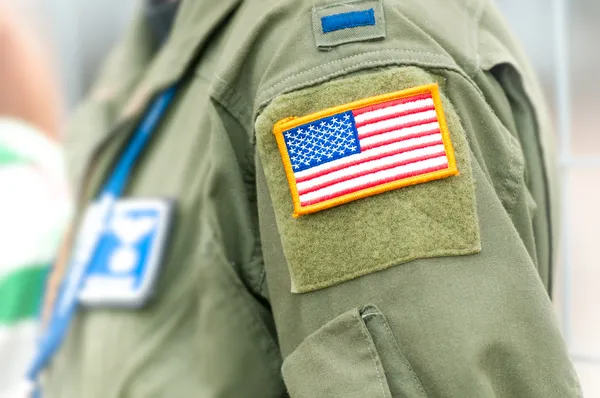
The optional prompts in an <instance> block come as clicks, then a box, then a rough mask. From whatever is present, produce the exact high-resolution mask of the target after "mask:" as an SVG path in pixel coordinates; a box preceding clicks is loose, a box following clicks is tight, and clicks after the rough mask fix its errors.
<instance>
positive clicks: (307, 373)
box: [282, 306, 427, 398]
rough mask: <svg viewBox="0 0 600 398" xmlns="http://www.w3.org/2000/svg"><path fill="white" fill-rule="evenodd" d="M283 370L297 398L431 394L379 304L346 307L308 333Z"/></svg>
mask: <svg viewBox="0 0 600 398" xmlns="http://www.w3.org/2000/svg"><path fill="white" fill-rule="evenodd" d="M282 372H283V377H284V380H285V383H286V386H287V388H288V391H289V394H290V396H291V397H292V398H305V397H306V398H308V397H357V398H358V397H361V398H362V397H374V398H376V397H386V398H389V397H406V398H423V397H427V395H426V394H425V391H424V390H423V387H422V385H421V383H420V381H419V379H418V377H417V375H416V374H415V372H414V371H413V369H412V367H411V366H410V364H409V363H408V361H407V360H406V358H405V357H404V355H403V354H402V352H401V351H400V348H399V346H398V344H397V342H396V340H395V338H394V336H393V334H392V332H391V329H390V328H389V326H388V324H387V321H386V319H385V317H384V316H383V314H381V312H380V311H379V310H378V309H377V308H376V307H374V306H367V307H364V308H362V309H359V308H355V309H353V310H350V311H347V312H345V313H344V314H342V315H340V316H338V317H337V318H335V319H334V320H332V321H330V322H329V323H327V324H326V325H325V326H323V327H322V328H321V329H319V330H317V331H316V332H314V333H313V334H311V335H310V336H308V337H307V338H306V339H305V340H304V341H303V342H302V344H300V345H299V346H298V348H297V349H296V350H295V351H294V352H292V354H290V355H289V356H288V357H287V358H286V360H285V361H284V363H283V368H282ZM388 378H389V380H391V383H388Z"/></svg>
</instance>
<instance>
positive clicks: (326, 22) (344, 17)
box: [321, 8, 375, 33]
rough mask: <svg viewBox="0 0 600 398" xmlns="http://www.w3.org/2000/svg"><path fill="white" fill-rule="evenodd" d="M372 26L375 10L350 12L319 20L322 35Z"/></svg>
mask: <svg viewBox="0 0 600 398" xmlns="http://www.w3.org/2000/svg"><path fill="white" fill-rule="evenodd" d="M372 25H375V10H373V9H372V8H370V9H368V10H363V11H351V12H344V13H341V14H334V15H327V16H325V17H322V18H321V26H322V27H323V33H329V32H334V31H336V30H342V29H350V28H356V27H359V26H372Z"/></svg>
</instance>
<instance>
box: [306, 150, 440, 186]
mask: <svg viewBox="0 0 600 398" xmlns="http://www.w3.org/2000/svg"><path fill="white" fill-rule="evenodd" d="M445 155H446V153H445V151H444V145H442V144H439V145H432V146H430V147H425V148H421V149H416V150H414V151H409V152H403V153H400V154H398V155H392V156H385V157H381V158H379V159H375V160H371V161H368V162H365V163H361V164H358V165H356V166H350V167H346V168H344V169H341V170H337V171H334V172H332V173H329V174H325V175H323V176H320V177H317V178H313V179H311V180H308V181H305V182H300V183H298V184H297V187H298V193H299V194H300V195H301V196H302V195H303V194H304V193H306V191H308V190H311V189H313V190H314V189H315V187H318V186H321V185H323V184H327V183H332V182H333V181H337V180H339V179H349V178H354V177H358V176H359V175H360V174H367V173H372V172H374V171H377V170H380V169H382V168H393V167H398V166H402V165H403V164H408V163H415V162H417V161H422V160H427V159H429V158H434V157H438V156H445ZM399 163H402V164H399Z"/></svg>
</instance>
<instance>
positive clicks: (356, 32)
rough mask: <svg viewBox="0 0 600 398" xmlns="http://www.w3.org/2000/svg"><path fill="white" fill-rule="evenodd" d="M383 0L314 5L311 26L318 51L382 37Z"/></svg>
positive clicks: (383, 27) (350, 0)
mask: <svg viewBox="0 0 600 398" xmlns="http://www.w3.org/2000/svg"><path fill="white" fill-rule="evenodd" d="M383 11H384V10H383V0H342V1H340V2H339V3H330V2H328V4H326V5H323V6H315V7H313V9H312V18H311V22H312V29H313V34H314V36H315V44H316V46H317V48H318V49H319V50H321V51H329V50H331V49H332V48H333V47H336V46H340V45H343V44H346V43H356V42H360V41H373V40H384V39H385V15H384V12H383Z"/></svg>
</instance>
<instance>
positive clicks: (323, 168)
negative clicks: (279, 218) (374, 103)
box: [294, 134, 442, 182]
mask: <svg viewBox="0 0 600 398" xmlns="http://www.w3.org/2000/svg"><path fill="white" fill-rule="evenodd" d="M361 142H362V141H361ZM441 143H442V137H441V135H440V134H432V135H426V136H423V137H419V138H413V139H408V140H404V141H398V142H394V143H392V144H389V145H386V146H379V147H377V148H373V149H369V150H367V151H363V152H362V153H357V154H356V155H351V156H347V157H345V158H341V159H338V160H334V161H331V162H328V163H324V164H322V165H319V166H315V167H312V168H310V169H308V170H303V171H299V172H297V173H294V175H295V176H296V182H303V181H306V180H308V179H311V178H315V177H318V176H320V175H323V174H326V173H330V172H333V171H336V170H339V169H340V168H344V167H349V166H351V165H354V164H356V163H359V162H361V161H362V160H374V159H375V158H379V157H382V156H386V155H387V156H389V155H390V154H394V153H396V152H399V151H403V150H415V149H419V148H423V147H425V146H429V145H437V144H441Z"/></svg>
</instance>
